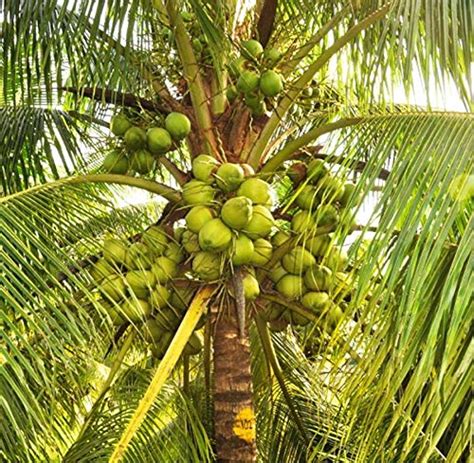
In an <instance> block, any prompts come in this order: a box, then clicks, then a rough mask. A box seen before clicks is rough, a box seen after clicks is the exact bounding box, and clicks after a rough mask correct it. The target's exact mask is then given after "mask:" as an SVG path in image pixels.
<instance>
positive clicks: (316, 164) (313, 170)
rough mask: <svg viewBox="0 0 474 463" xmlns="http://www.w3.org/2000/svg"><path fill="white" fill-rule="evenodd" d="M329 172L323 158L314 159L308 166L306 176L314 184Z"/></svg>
mask: <svg viewBox="0 0 474 463" xmlns="http://www.w3.org/2000/svg"><path fill="white" fill-rule="evenodd" d="M328 173H329V167H328V166H327V164H326V163H325V162H324V161H323V160H322V159H313V160H312V161H311V162H310V163H309V164H308V166H307V168H306V177H307V178H308V179H309V181H310V182H311V183H313V184H316V183H318V181H319V180H320V179H321V178H322V177H324V176H325V175H326V174H328Z"/></svg>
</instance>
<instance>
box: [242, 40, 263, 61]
mask: <svg viewBox="0 0 474 463" xmlns="http://www.w3.org/2000/svg"><path fill="white" fill-rule="evenodd" d="M262 54H263V46H262V44H261V43H260V42H259V41H258V40H255V39H251V40H244V41H243V42H242V55H243V56H245V57H247V58H249V59H252V58H253V59H256V58H259V57H260V56H261V55H262Z"/></svg>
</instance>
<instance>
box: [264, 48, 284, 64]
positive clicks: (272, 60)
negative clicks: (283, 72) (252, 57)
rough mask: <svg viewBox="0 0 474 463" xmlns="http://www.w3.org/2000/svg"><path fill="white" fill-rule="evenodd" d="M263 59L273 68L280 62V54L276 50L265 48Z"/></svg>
mask: <svg viewBox="0 0 474 463" xmlns="http://www.w3.org/2000/svg"><path fill="white" fill-rule="evenodd" d="M263 57H264V58H265V60H266V61H268V63H269V64H270V65H272V66H273V65H275V64H276V63H278V61H280V60H281V57H282V54H281V51H280V50H279V49H278V48H266V49H265V50H264V52H263Z"/></svg>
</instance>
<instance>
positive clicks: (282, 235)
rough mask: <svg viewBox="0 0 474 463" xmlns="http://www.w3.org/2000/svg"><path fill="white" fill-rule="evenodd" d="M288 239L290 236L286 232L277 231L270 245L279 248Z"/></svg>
mask: <svg viewBox="0 0 474 463" xmlns="http://www.w3.org/2000/svg"><path fill="white" fill-rule="evenodd" d="M289 239H290V234H289V233H287V232H286V231H283V230H278V231H277V232H276V233H275V234H274V235H273V236H272V244H273V246H275V247H276V248H278V247H279V246H282V245H283V244H285V243H286V242H287V241H288V240H289Z"/></svg>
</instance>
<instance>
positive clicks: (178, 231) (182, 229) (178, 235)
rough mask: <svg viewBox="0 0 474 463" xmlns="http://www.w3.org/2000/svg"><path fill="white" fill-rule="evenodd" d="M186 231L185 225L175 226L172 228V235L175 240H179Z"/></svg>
mask: <svg viewBox="0 0 474 463" xmlns="http://www.w3.org/2000/svg"><path fill="white" fill-rule="evenodd" d="M185 231H186V227H176V228H175V229H174V230H173V237H174V239H175V240H176V241H177V242H179V243H180V242H181V239H182V238H183V233H184V232H185Z"/></svg>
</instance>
